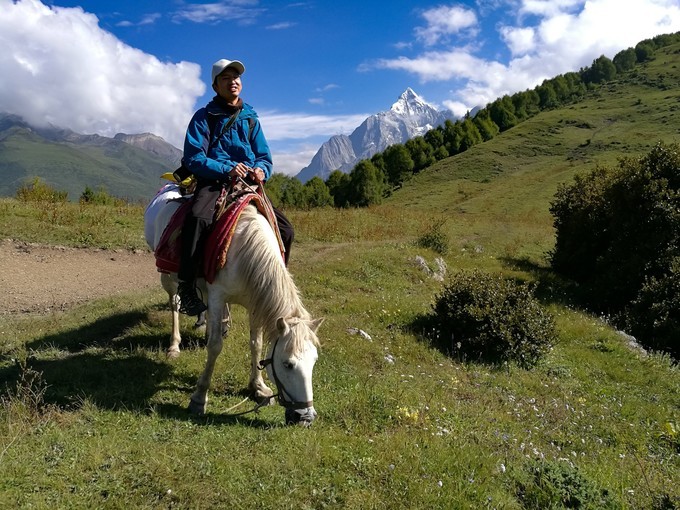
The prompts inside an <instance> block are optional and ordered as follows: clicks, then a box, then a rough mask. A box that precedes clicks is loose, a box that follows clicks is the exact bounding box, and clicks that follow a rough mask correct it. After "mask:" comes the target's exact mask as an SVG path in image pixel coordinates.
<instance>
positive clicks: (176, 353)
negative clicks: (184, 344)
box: [165, 349, 179, 359]
mask: <svg viewBox="0 0 680 510" xmlns="http://www.w3.org/2000/svg"><path fill="white" fill-rule="evenodd" d="M165 357H166V358H167V359H177V358H179V349H177V350H176V351H175V350H170V349H168V350H167V351H166V352H165Z"/></svg>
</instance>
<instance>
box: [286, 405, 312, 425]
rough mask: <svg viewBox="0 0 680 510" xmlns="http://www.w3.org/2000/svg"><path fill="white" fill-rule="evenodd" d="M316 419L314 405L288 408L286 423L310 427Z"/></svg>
mask: <svg viewBox="0 0 680 510" xmlns="http://www.w3.org/2000/svg"><path fill="white" fill-rule="evenodd" d="M315 419H316V411H315V410H314V407H306V408H304V409H290V408H286V425H301V426H303V427H309V426H310V425H311V424H312V422H313V421H314V420H315Z"/></svg>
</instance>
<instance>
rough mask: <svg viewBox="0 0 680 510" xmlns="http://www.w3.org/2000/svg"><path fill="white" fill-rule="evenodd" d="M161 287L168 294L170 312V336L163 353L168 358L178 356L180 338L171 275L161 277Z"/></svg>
mask: <svg viewBox="0 0 680 510" xmlns="http://www.w3.org/2000/svg"><path fill="white" fill-rule="evenodd" d="M161 285H162V286H163V288H164V289H165V291H166V292H167V293H168V296H169V301H170V310H171V311H172V333H171V334H170V347H168V350H167V351H166V352H165V354H166V356H167V357H168V358H177V357H178V356H179V344H180V343H181V342H182V337H181V336H180V333H179V297H178V296H177V281H176V280H175V279H173V278H172V276H171V275H169V274H165V273H163V274H162V275H161Z"/></svg>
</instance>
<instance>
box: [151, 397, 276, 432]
mask: <svg viewBox="0 0 680 510" xmlns="http://www.w3.org/2000/svg"><path fill="white" fill-rule="evenodd" d="M188 402H189V396H187V404H188ZM214 405H215V404H213V403H209V404H208V406H209V407H210V406H214ZM254 407H255V403H254V402H252V401H248V402H247V403H246V404H244V405H243V406H242V407H240V408H239V409H238V410H234V411H233V412H232V413H229V414H227V413H220V412H219V411H216V412H207V413H205V414H204V415H203V416H196V415H194V414H191V413H190V412H189V411H188V409H187V407H182V406H179V405H177V404H160V405H156V406H154V411H155V412H156V414H157V415H158V416H162V417H163V418H166V419H172V420H177V421H187V420H190V421H192V422H193V423H196V424H198V425H206V426H208V425H247V426H249V427H253V428H259V429H271V428H275V427H279V426H282V427H283V426H284V424H283V416H284V414H283V413H284V412H285V411H284V410H283V408H281V418H282V421H281V422H272V421H267V420H263V419H262V418H259V417H258V414H257V412H249V413H247V414H240V415H239V414H237V413H239V412H241V410H246V411H248V410H249V409H252V408H254Z"/></svg>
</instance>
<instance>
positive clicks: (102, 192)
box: [80, 186, 125, 205]
mask: <svg viewBox="0 0 680 510" xmlns="http://www.w3.org/2000/svg"><path fill="white" fill-rule="evenodd" d="M80 203H81V204H93V205H124V204H125V201H124V200H123V199H121V198H116V197H114V196H111V195H109V193H108V192H107V191H106V189H104V187H102V186H99V187H98V188H97V191H94V190H92V188H90V187H89V186H86V187H85V191H83V193H82V194H81V195H80Z"/></svg>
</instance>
